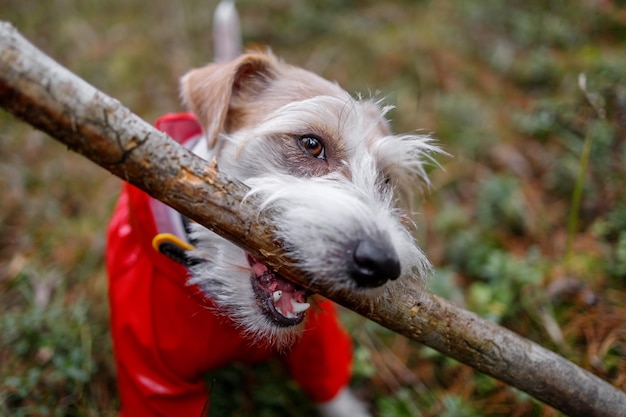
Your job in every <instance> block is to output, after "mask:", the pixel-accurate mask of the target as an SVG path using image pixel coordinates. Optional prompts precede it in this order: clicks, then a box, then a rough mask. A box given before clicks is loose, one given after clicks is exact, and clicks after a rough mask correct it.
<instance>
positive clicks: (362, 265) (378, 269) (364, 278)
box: [348, 238, 402, 288]
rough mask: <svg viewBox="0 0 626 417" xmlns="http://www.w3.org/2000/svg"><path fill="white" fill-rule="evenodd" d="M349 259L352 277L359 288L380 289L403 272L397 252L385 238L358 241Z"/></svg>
mask: <svg viewBox="0 0 626 417" xmlns="http://www.w3.org/2000/svg"><path fill="white" fill-rule="evenodd" d="M348 257H349V259H348V265H349V272H350V276H351V277H352V279H353V280H354V282H355V283H356V284H357V285H358V286H359V287H365V288H375V287H380V286H381V285H383V284H385V283H386V282H387V281H389V280H392V281H393V280H396V279H398V277H399V276H400V273H401V271H402V268H401V265H400V259H399V258H398V254H397V253H396V250H395V249H394V248H393V246H391V244H390V243H388V241H387V239H384V238H382V239H373V238H365V239H362V240H359V241H357V243H356V244H355V245H354V250H353V251H351V252H349V254H348Z"/></svg>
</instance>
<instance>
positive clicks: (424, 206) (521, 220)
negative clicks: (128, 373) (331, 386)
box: [0, 0, 626, 417]
mask: <svg viewBox="0 0 626 417" xmlns="http://www.w3.org/2000/svg"><path fill="white" fill-rule="evenodd" d="M237 3H238V9H239V12H240V15H241V19H242V26H243V36H244V41H245V43H246V45H247V46H250V47H252V46H260V45H269V46H271V48H272V49H273V50H274V52H275V53H276V54H277V55H279V56H281V57H283V58H285V59H286V60H287V61H289V62H291V63H294V64H297V65H300V66H304V67H306V68H307V69H309V70H312V71H314V72H317V73H319V74H321V75H323V76H325V77H327V78H329V79H332V80H336V81H338V82H339V83H340V84H341V85H342V86H343V87H344V88H345V89H346V90H348V91H350V92H355V93H357V92H363V93H364V94H365V95H366V96H367V95H369V94H370V93H371V94H375V93H377V92H380V94H381V95H382V96H385V97H387V101H388V102H389V103H391V104H394V105H395V106H396V110H394V111H393V112H392V113H391V118H392V123H393V126H394V129H395V130H396V131H398V132H405V131H416V130H419V131H420V132H426V133H431V132H432V133H433V135H434V136H435V137H436V138H438V140H439V141H440V143H441V144H442V146H443V147H444V148H445V149H446V150H447V151H448V152H449V153H450V154H451V155H452V157H450V158H443V159H441V164H442V169H435V170H433V171H432V179H433V188H432V190H431V191H430V192H429V193H427V194H426V195H425V196H424V197H423V198H422V199H421V200H420V203H419V205H418V210H419V213H417V214H416V216H415V219H416V221H417V222H418V225H419V231H418V236H417V237H418V238H419V240H420V241H421V243H422V244H423V246H424V249H425V251H426V252H427V254H428V255H429V257H430V258H431V259H432V261H433V262H434V264H435V265H436V273H434V274H433V276H432V277H431V278H430V281H429V285H430V287H431V289H432V290H433V291H435V292H437V293H438V294H440V295H443V296H444V297H447V298H449V299H451V300H453V301H454V302H456V303H458V304H459V305H462V306H464V307H465V308H468V309H470V310H473V311H475V312H477V313H479V314H481V315H482V316H484V317H486V318H488V319H490V320H493V321H496V322H498V323H500V324H502V325H504V326H506V327H508V328H511V329H513V330H514V331H516V332H518V333H520V334H522V335H524V336H525V337H528V338H530V339H532V340H535V341H537V342H539V343H540V344H541V345H543V346H546V347H548V348H550V349H552V350H554V351H556V352H558V353H560V354H562V355H564V356H565V357H567V358H568V359H570V360H572V361H574V362H575V363H577V364H579V365H581V366H582V367H584V368H586V369H588V370H589V371H591V372H593V373H595V374H597V375H599V376H600V377H601V378H604V379H605V380H607V381H609V382H610V383H612V384H614V385H615V386H617V387H619V388H621V389H626V303H625V302H624V300H625V296H626V195H625V193H624V190H625V186H626V3H625V2H624V1H623V0H620V1H611V0H578V1H552V2H546V1H541V0H530V1H515V0H512V1H507V2H504V1H495V0H484V1H477V0H475V1H467V0H439V1H427V0H421V1H409V0H405V1H385V2H382V1H373V0H362V1H350V0H323V1H315V2H313V1H308V2H307V1H302V0H294V1H286V0H276V1H270V0H257V1H252V0H242V1H239V2H237ZM215 4H216V2H215V1H206V2H200V1H194V0H189V1H185V0H183V1H178V2H173V1H166V0H152V1H145V0H108V1H102V0H82V1H79V0H48V1H45V2H44V1H41V0H0V20H7V21H9V22H11V23H13V24H14V25H15V26H16V27H17V28H18V29H19V30H20V31H21V32H22V34H23V35H24V36H26V37H27V38H28V39H30V40H31V41H32V42H33V43H34V44H35V45H37V46H38V47H39V48H41V49H42V50H43V51H44V52H46V53H47V54H49V55H50V56H52V57H53V58H54V59H56V60H57V61H58V62H60V63H61V64H62V65H64V66H66V67H67V68H69V69H70V70H71V71H73V72H75V73H76V74H78V75H79V76H81V77H82V78H84V79H85V80H87V81H88V82H90V83H91V84H93V85H95V86H96V87H97V88H99V89H101V90H103V91H104V92H105V93H107V94H109V95H111V96H113V97H116V98H118V99H119V100H120V101H121V102H122V103H123V104H124V105H126V106H128V107H129V108H130V109H131V110H132V111H134V112H135V113H137V114H138V115H140V116H141V117H143V118H145V119H146V120H148V121H153V120H154V119H155V118H156V117H158V116H159V115H161V114H163V113H166V112H171V111H178V110H182V108H181V106H180V104H179V99H178V93H177V80H178V78H179V77H180V76H181V75H182V74H183V73H185V72H186V70H188V69H189V68H192V67H195V66H200V65H203V64H204V63H206V62H208V61H210V60H211V57H212V55H211V49H212V48H211V41H212V39H211V27H210V26H211V18H212V12H213V9H214V6H215ZM581 74H584V77H581ZM583 78H584V80H585V83H582V82H581V80H583ZM585 144H587V147H585ZM585 148H586V149H588V150H589V151H588V152H583V149H585ZM581 155H582V157H581ZM119 185H120V181H119V180H117V179H115V178H113V177H112V176H111V175H110V174H108V173H107V172H105V171H103V170H101V169H100V168H98V167H97V166H95V165H93V164H91V163H90V162H88V161H87V160H84V159H83V158H81V157H79V156H77V155H75V154H72V153H70V152H68V151H67V150H66V149H65V148H64V147H63V146H62V145H59V144H58V143H56V142H55V141H53V140H51V139H49V138H48V137H46V136H45V135H43V134H41V133H39V132H37V131H35V130H33V129H32V128H30V127H29V126H27V125H25V124H23V123H21V122H19V121H17V120H15V119H14V118H12V117H11V116H10V115H7V114H6V113H3V112H0V198H1V204H0V220H1V221H0V415H6V416H39V415H41V416H44V415H46V416H47V415H53V416H101V415H102V416H113V415H115V410H116V409H117V406H118V400H117V395H116V389H115V381H114V367H113V362H112V353H111V341H110V337H109V331H108V308H107V298H106V277H105V272H104V268H103V250H104V244H105V237H104V231H105V227H106V224H107V222H108V217H109V215H110V213H111V211H112V207H113V204H114V201H115V198H116V195H117V192H118V189H119ZM576 190H578V191H579V192H580V193H581V199H580V204H578V203H577V202H576V199H575V198H574V197H573V195H574V194H575V191H576ZM343 316H344V318H345V322H346V325H347V326H348V328H349V329H350V331H351V333H352V335H353V337H354V340H355V343H356V351H355V356H356V361H355V377H354V386H355V389H356V390H357V392H358V393H359V394H360V395H361V396H362V397H363V398H365V399H367V400H368V401H369V402H370V403H371V404H372V407H373V409H374V411H375V413H376V415H378V416H389V417H391V416H449V417H464V416H557V415H559V413H557V412H556V411H555V410H553V409H551V408H549V407H547V406H545V405H542V404H540V403H537V402H536V401H534V400H533V399H531V398H529V396H527V395H525V394H523V393H521V392H519V391H517V390H515V389H512V388H510V387H507V386H506V385H504V384H502V383H500V382H498V381H495V380H493V379H491V378H489V377H486V376H484V375H481V374H479V373H477V372H475V371H474V370H472V369H471V368H468V367H467V366H464V365H461V364H459V363H457V362H456V361H454V360H451V359H449V358H446V357H444V356H442V355H440V354H438V353H437V352H435V351H432V350H431V349H428V348H424V347H422V346H420V345H419V344H417V343H413V342H409V341H407V340H406V339H404V338H402V337H400V336H397V335H395V334H393V333H391V332H390V331H387V330H385V329H382V328H380V327H379V326H377V325H374V324H373V323H370V322H367V321H366V320H365V319H363V318H360V317H358V316H356V315H354V314H352V313H350V312H347V311H346V312H343ZM207 378H208V379H209V381H211V382H212V385H213V398H214V400H213V405H212V414H211V415H215V416H220V415H229V416H246V415H255V416H275V415H281V416H291V415H292V416H301V415H313V414H312V411H311V409H310V405H308V404H307V403H306V401H305V400H304V399H303V398H302V396H301V394H300V393H299V392H298V391H297V389H296V388H295V387H294V386H293V384H291V383H285V373H284V370H283V369H282V368H281V367H280V366H278V365H276V364H265V365H262V366H259V367H256V368H253V369H247V368H243V367H238V366H232V367H229V368H227V369H224V370H221V371H219V372H216V373H214V374H213V375H210V376H208V377H207Z"/></svg>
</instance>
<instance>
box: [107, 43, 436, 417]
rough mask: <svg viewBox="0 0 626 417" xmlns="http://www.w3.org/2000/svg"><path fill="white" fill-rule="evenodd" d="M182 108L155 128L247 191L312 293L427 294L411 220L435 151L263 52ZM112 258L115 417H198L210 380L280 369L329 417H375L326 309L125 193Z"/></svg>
mask: <svg viewBox="0 0 626 417" xmlns="http://www.w3.org/2000/svg"><path fill="white" fill-rule="evenodd" d="M181 95H182V99H183V102H184V103H185V104H186V106H187V107H188V108H189V110H190V111H191V113H182V114H171V115H166V116H164V117H163V118H161V119H160V120H159V121H158V122H157V124H156V125H157V127H158V128H159V129H161V130H163V131H165V132H167V133H169V134H170V135H171V136H172V137H174V139H176V140H178V141H179V142H181V143H182V144H183V146H185V147H187V148H188V149H190V150H191V151H193V152H194V153H195V154H197V155H198V156H200V157H202V158H204V159H205V160H206V161H208V162H210V161H214V162H216V163H217V166H218V167H219V170H220V171H221V172H224V173H227V174H228V175H229V176H232V177H234V178H236V179H238V180H240V181H242V182H243V183H244V184H246V185H247V186H248V187H250V192H249V196H256V197H258V198H260V201H261V208H260V210H262V211H267V212H268V213H269V214H270V216H271V219H272V222H273V225H274V226H275V229H276V236H275V238H276V240H277V241H279V242H281V245H282V248H283V249H284V251H285V253H286V255H287V256H288V258H289V259H291V260H293V262H294V263H295V265H296V266H297V267H298V268H299V270H301V271H302V272H303V273H304V274H306V276H307V277H308V278H309V279H310V280H312V281H317V282H323V283H324V284H325V286H327V287H329V288H331V289H332V290H335V291H342V292H344V293H349V294H355V297H358V298H359V300H365V301H364V302H367V300H373V299H375V298H380V297H383V298H385V297H386V298H389V294H390V293H391V292H393V291H398V290H401V289H402V288H403V286H407V285H410V286H415V285H418V286H419V285H422V278H423V277H424V276H425V275H426V273H427V271H428V269H429V268H430V266H429V263H428V260H427V258H426V256H425V255H424V254H423V252H422V251H421V250H420V249H419V247H418V246H417V244H416V242H415V240H414V238H413V237H412V234H411V229H412V228H413V226H414V225H413V224H412V222H411V221H410V220H409V217H408V214H409V213H410V210H411V204H412V202H413V200H414V193H415V192H416V190H419V189H420V187H422V186H424V185H425V184H428V179H427V175H426V171H425V163H427V162H428V161H429V159H430V158H431V155H432V154H433V153H436V152H438V148H437V146H436V145H435V144H434V143H433V141H432V140H431V138H430V137H428V136H423V135H414V134H406V135H393V134H392V132H391V130H390V127H389V123H388V122H387V120H386V118H385V116H386V113H387V112H388V111H389V110H390V107H388V106H383V105H382V104H381V102H380V101H379V100H374V99H362V98H360V97H356V98H355V97H352V96H351V95H350V94H348V93H347V92H346V91H344V90H343V89H342V88H341V87H339V86H338V85H337V84H336V83H332V82H330V81H327V80H325V79H323V78H321V77H319V76H318V75H316V74H313V73H311V72H309V71H306V70H304V69H302V68H299V67H295V66H291V65H289V64H287V63H285V62H283V61H282V60H280V59H279V58H277V57H276V56H274V55H273V53H271V52H270V51H257V52H247V53H244V54H242V55H240V56H238V57H236V58H235V59H231V60H219V62H214V63H211V64H208V65H207V66H205V67H202V68H199V69H195V70H192V71H190V72H189V73H188V74H186V75H185V76H184V77H183V78H182V80H181ZM107 246H108V247H107V268H108V274H109V294H110V307H111V326H112V327H111V328H112V336H113V342H114V351H115V357H116V367H117V374H118V386H119V391H120V398H121V405H122V407H121V411H120V415H121V416H174V415H175V416H199V415H201V413H202V410H204V409H205V407H206V404H207V398H208V396H207V388H206V386H205V383H204V380H203V379H202V375H203V374H204V373H206V372H207V371H209V370H211V369H215V368H219V367H221V366H224V365H226V364H228V363H230V362H233V361H242V362H248V363H254V362H257V361H261V360H267V359H268V358H270V357H273V356H278V357H280V358H281V359H282V360H283V361H284V362H285V363H286V364H287V366H288V368H289V370H290V372H291V375H292V376H293V377H294V379H295V380H296V381H297V382H298V383H299V385H300V386H301V387H302V389H303V390H304V391H305V393H306V394H308V395H309V397H310V398H311V399H312V401H314V402H315V403H316V404H317V405H318V409H319V410H320V413H321V414H322V415H324V416H336V417H341V416H350V417H360V416H368V415H369V412H368V410H367V408H366V407H365V406H364V404H363V403H362V402H361V401H360V400H358V399H357V398H356V396H355V395H354V394H353V393H352V392H351V391H350V389H349V381H350V376H351V375H350V368H351V349H352V346H351V340H350V337H349V335H347V333H346V331H345V330H344V329H343V327H342V326H341V325H340V323H339V321H338V318H337V312H336V310H335V307H334V305H333V304H332V303H331V302H330V301H328V300H325V299H323V298H321V297H319V296H317V295H314V294H311V293H310V292H309V291H308V290H306V289H304V288H302V287H300V286H298V285H296V284H294V283H291V282H289V281H288V280H286V279H284V278H283V277H281V275H280V274H279V273H278V272H277V271H274V270H272V268H270V267H269V266H268V265H266V264H265V263H264V262H263V259H258V258H257V257H254V256H252V255H251V254H249V253H247V252H246V251H244V250H242V249H240V248H239V247H238V246H236V245H234V244H233V243H231V242H229V241H227V240H226V239H224V238H222V237H219V236H218V235H216V234H214V233H212V232H211V231H210V230H208V229H206V228H204V227H202V226H200V225H197V224H194V223H193V222H189V221H188V220H187V219H185V218H184V217H182V216H181V215H180V214H178V213H177V212H175V211H174V210H172V209H170V208H169V207H167V206H165V205H164V204H162V203H160V202H158V201H157V200H154V199H152V198H150V197H149V196H147V195H146V194H144V193H143V192H141V191H140V190H138V189H136V188H134V187H132V186H130V185H128V184H126V185H124V189H123V192H122V195H121V196H120V198H119V200H118V205H117V207H116V209H115V212H114V215H113V218H112V220H111V223H110V226H109V231H108V243H107ZM155 249H156V250H155ZM388 302H393V300H392V299H389V300H388ZM218 383H219V382H218Z"/></svg>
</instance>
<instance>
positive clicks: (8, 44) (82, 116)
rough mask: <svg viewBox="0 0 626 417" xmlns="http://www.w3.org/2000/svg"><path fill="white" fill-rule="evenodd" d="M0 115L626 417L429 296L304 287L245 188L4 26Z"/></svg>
mask: <svg viewBox="0 0 626 417" xmlns="http://www.w3.org/2000/svg"><path fill="white" fill-rule="evenodd" d="M0 106H2V107H3V108H4V109H6V110H7V111H9V112H11V113H13V114H14V115H15V116H17V117H19V118H21V119H23V120H24V121H26V122H27V123H29V124H31V125H33V126H35V127H36V128H38V129H41V130H42V131H44V132H46V133H48V134H49V135H50V136H52V137H53V138H55V139H57V140H59V141H60V142H63V143H64V144H66V145H67V146H68V147H69V148H70V149H72V150H74V151H76V152H78V153H79V154H82V155H84V156H85V157H87V158H89V159H90V160H92V161H93V162H95V163H96V164H98V165H100V166H101V167H103V168H105V169H107V170H108V171H110V172H112V173H113V174H115V175H117V176H118V177H120V178H122V179H124V180H126V181H128V182H130V183H132V184H134V185H135V186H137V187H139V188H141V189H143V190H144V191H146V192H148V193H149V194H151V195H152V196H154V197H155V198H158V199H160V200H162V201H163V202H165V203H167V204H169V205H170V206H172V207H173V208H175V209H176V210H178V211H180V212H181V213H183V214H185V215H187V216H189V217H190V218H192V219H194V220H196V221H197V222H199V223H200V224H202V225H204V226H206V227H209V228H210V229H211V230H213V231H215V232H216V233H218V234H220V235H222V236H224V237H225V238H227V239H229V240H231V241H233V242H234V243H236V244H238V245H240V246H241V247H243V248H244V249H246V250H248V251H250V252H251V253H253V254H254V255H255V256H259V257H262V258H264V259H265V260H266V261H267V262H268V264H270V265H271V266H273V267H275V268H276V269H280V272H281V274H283V275H284V276H286V277H287V278H289V279H291V280H293V281H294V282H296V283H298V284H301V285H303V286H307V287H309V288H311V289H313V290H314V291H316V292H318V293H320V294H322V295H325V296H327V297H328V298H330V299H332V300H334V301H336V302H337V303H339V304H342V305H344V306H346V307H348V308H350V309H352V310H354V311H356V312H358V313H360V314H362V315H363V316H365V317H368V318H369V319H371V320H374V321H376V322H378V323H380V324H381V325H383V326H385V327H387V328H389V329H392V330H394V331H396V332H398V333H400V334H402V335H404V336H406V337H408V338H410V339H413V340H416V341H418V342H421V343H424V344H425V345H428V346H430V347H432V348H434V349H436V350H438V351H440V352H442V353H444V354H446V355H448V356H450V357H452V358H455V359H457V360H459V361H461V362H464V363H466V364H468V365H470V366H472V367H474V368H476V369H478V370H480V371H482V372H484V373H486V374H488V375H491V376H493V377H495V378H498V379H500V380H502V381H504V382H506V383H508V384H510V385H512V386H514V387H516V388H518V389H520V390H523V391H525V392H527V393H529V394H531V395H532V396H534V397H536V398H537V399H539V400H541V401H543V402H545V403H547V404H549V405H551V406H553V407H555V408H557V409H559V410H561V411H563V412H564V413H566V414H568V415H570V416H581V417H583V416H584V417H591V416H598V417H610V416H615V417H618V416H619V417H623V416H626V394H625V393H623V392H622V391H620V390H618V389H616V388H615V387H613V386H611V385H610V384H608V383H606V382H605V381H603V380H601V379H600V378H598V377H596V376H594V375H592V374H590V373H589V372H587V371H585V370H583V369H581V368H579V367H578V366H576V365H574V364H573V363H571V362H569V361H567V360H566V359H564V358H562V357H561V356H559V355H556V354H555V353H553V352H550V351H548V350H546V349H544V348H542V347H541V346H539V345H537V344H536V343H533V342H531V341H529V340H527V339H524V338H523V337H520V336H518V335H516V334H514V333H513V332H511V331H509V330H506V329H504V328H502V327H500V326H498V325H496V324H494V323H491V322H488V321H486V320H484V319H482V318H480V317H478V316H476V315H475V314H473V313H471V312H468V311H465V310H463V309H460V308H458V307H456V306H454V305H453V304H451V303H449V302H448V301H446V300H444V299H442V298H439V297H437V296H435V295H433V294H431V293H429V292H428V291H424V290H419V289H415V291H403V292H402V293H397V294H393V297H392V299H393V302H392V303H387V302H381V303H373V304H372V303H365V302H362V301H361V300H358V299H355V298H354V296H353V295H350V296H349V295H347V294H340V293H331V292H330V291H329V290H328V289H327V288H324V287H322V286H320V285H319V284H317V285H312V284H311V283H310V282H307V280H306V279H303V278H302V275H301V274H299V273H298V271H297V270H296V269H295V268H293V267H292V266H290V265H291V263H290V262H289V260H288V259H285V258H284V256H282V255H280V253H281V251H280V248H279V247H278V245H277V243H276V242H275V241H274V240H273V238H272V236H273V233H272V225H271V223H270V222H269V219H268V218H267V217H266V215H264V214H263V213H260V214H259V213H258V211H257V202H256V200H255V199H247V200H245V201H244V202H242V198H243V196H244V195H245V194H246V191H247V188H246V187H245V186H244V185H243V184H241V183H239V182H238V181H236V180H233V179H230V178H228V177H226V176H225V175H223V174H222V173H220V172H218V170H217V167H216V166H214V165H211V164H207V163H206V162H205V161H203V160H202V159H200V158H198V157H196V156H194V155H193V154H191V153H190V152H188V151H186V150H185V149H183V148H182V147H180V146H179V145H178V144H177V143H175V142H174V141H173V140H171V139H169V138H168V137H167V136H166V135H165V134H163V133H161V132H159V131H157V130H155V129H154V128H153V127H152V126H151V125H150V124H148V123H146V122H144V121H143V120H141V119H140V118H139V117H137V116H136V115H134V114H132V113H131V112H130V111H129V110H128V109H126V108H125V107H123V106H122V105H121V104H120V103H119V102H118V101H116V100H114V99H111V98H109V97H107V96H106V95H104V94H103V93H101V92H99V91H98V90H96V89H95V88H94V87H92V86H90V85H89V84H87V83H86V82H85V81H83V80H81V79H79V78H78V77H76V76H74V75H73V74H72V73H70V72H69V71H68V70H66V69H64V68H63V67H61V66H60V65H58V64H57V63H56V62H54V61H53V60H52V59H50V58H48V57H47V56H45V55H44V54H43V53H41V52H40V51H39V50H37V49H36V48H35V47H33V46H32V45H31V44H30V43H28V42H27V41H26V40H25V39H24V38H23V37H22V36H21V35H20V34H19V33H18V32H17V31H16V30H15V29H14V28H13V27H12V26H11V25H10V24H8V23H2V22H0Z"/></svg>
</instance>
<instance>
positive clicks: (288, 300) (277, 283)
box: [248, 255, 311, 318]
mask: <svg viewBox="0 0 626 417" xmlns="http://www.w3.org/2000/svg"><path fill="white" fill-rule="evenodd" d="M248 262H249V263H250V267H251V268H252V273H253V274H254V276H255V277H257V279H258V284H259V287H260V288H261V289H262V290H263V291H265V292H266V293H267V294H268V296H271V298H272V301H273V303H274V307H275V308H276V311H278V312H279V313H280V314H281V315H282V316H284V317H287V318H294V317H295V316H296V315H297V314H300V313H302V312H304V311H306V310H308V309H309V307H310V306H311V305H310V304H309V303H307V302H306V290H304V289H302V288H299V287H297V286H296V285H295V284H293V283H291V282H289V281H287V280H285V279H283V278H281V277H280V276H279V275H278V274H275V273H274V272H273V271H272V270H270V269H269V268H268V267H267V265H265V264H264V263H263V262H260V261H258V260H257V259H255V258H253V257H252V256H250V255H248Z"/></svg>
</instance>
